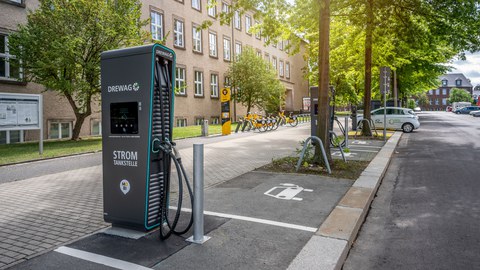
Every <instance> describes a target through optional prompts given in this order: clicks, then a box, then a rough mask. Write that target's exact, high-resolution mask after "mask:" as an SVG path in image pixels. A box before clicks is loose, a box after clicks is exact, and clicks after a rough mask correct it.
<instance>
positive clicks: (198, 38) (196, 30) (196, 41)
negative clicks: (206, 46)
mask: <svg viewBox="0 0 480 270" xmlns="http://www.w3.org/2000/svg"><path fill="white" fill-rule="evenodd" d="M192 37H193V51H194V52H200V53H201V52H202V29H200V27H198V26H196V25H194V26H193V27H192Z"/></svg>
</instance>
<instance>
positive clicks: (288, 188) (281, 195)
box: [263, 183, 313, 201]
mask: <svg viewBox="0 0 480 270" xmlns="http://www.w3.org/2000/svg"><path fill="white" fill-rule="evenodd" d="M302 191H305V192H312V191H313V189H306V188H303V187H301V186H299V185H295V184H289V183H284V184H280V185H279V186H276V187H273V188H271V189H269V190H268V191H267V192H265V193H263V194H265V195H267V196H270V197H273V198H276V199H280V200H293V201H301V200H303V199H302V198H299V197H295V196H297V195H298V194H299V193H300V192H302Z"/></svg>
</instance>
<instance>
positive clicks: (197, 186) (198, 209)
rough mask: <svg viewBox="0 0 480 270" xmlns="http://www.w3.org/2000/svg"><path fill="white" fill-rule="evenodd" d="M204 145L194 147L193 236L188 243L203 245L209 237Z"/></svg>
mask: <svg viewBox="0 0 480 270" xmlns="http://www.w3.org/2000/svg"><path fill="white" fill-rule="evenodd" d="M203 176H204V172H203V144H194V145H193V198H194V199H193V209H192V211H193V236H191V237H189V238H188V239H187V240H186V241H188V242H192V243H195V244H203V243H205V242H206V241H207V240H208V239H210V237H209V236H205V235H203V233H204V232H203V228H204V224H203Z"/></svg>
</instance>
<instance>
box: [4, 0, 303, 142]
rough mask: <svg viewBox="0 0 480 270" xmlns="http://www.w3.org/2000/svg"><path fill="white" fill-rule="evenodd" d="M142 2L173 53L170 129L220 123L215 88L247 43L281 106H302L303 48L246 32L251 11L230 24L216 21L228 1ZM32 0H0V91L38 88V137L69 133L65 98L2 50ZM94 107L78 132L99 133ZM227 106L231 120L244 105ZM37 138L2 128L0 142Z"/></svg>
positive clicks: (225, 82) (152, 27) (156, 36)
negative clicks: (264, 64)
mask: <svg viewBox="0 0 480 270" xmlns="http://www.w3.org/2000/svg"><path fill="white" fill-rule="evenodd" d="M141 2H142V17H143V19H150V23H149V25H148V26H146V27H147V29H148V31H149V32H150V33H151V35H152V39H153V40H161V41H162V42H164V43H165V45H166V46H167V47H169V48H172V49H173V50H174V51H175V52H176V55H177V68H176V81H175V86H176V89H177V94H176V95H175V107H174V108H175V112H174V115H175V123H174V125H175V126H186V125H195V124H200V123H201V122H202V121H203V120H208V121H209V123H214V124H215V123H219V122H220V100H219V96H220V94H219V93H220V89H221V88H223V87H228V86H229V85H230V82H231V78H229V77H228V76H227V70H228V67H229V65H230V64H231V63H232V61H234V59H235V57H236V56H237V55H239V54H241V52H242V49H244V48H245V47H246V46H250V47H252V48H253V49H254V50H256V52H257V54H258V55H259V57H262V58H264V59H265V60H267V61H269V62H270V63H271V64H272V65H273V66H274V67H275V68H276V70H277V74H278V78H279V79H280V81H281V82H282V83H283V84H284V85H285V89H286V91H285V107H284V109H285V110H287V111H300V110H301V109H302V100H303V98H304V97H308V82H307V80H306V79H305V78H304V74H303V69H304V68H305V66H306V62H305V61H304V59H303V52H304V48H303V47H302V48H300V53H298V54H296V55H289V53H288V49H287V48H288V41H281V42H279V43H277V44H271V45H268V46H267V45H266V42H265V39H264V38H263V37H262V36H261V34H260V33H256V34H255V33H252V31H251V28H252V27H253V26H254V25H255V24H257V23H258V21H255V19H254V17H253V13H248V12H246V13H242V14H241V13H239V12H235V13H234V16H233V19H232V22H231V24H230V25H221V24H220V20H219V19H217V18H218V17H219V14H220V13H221V12H224V11H227V10H230V8H231V3H230V0H228V1H227V0H225V1H218V0H217V1H215V2H216V4H215V5H212V4H208V3H207V0H142V1H141ZM212 3H213V2H212ZM38 5H39V2H38V0H0V38H1V40H0V47H2V46H3V48H4V49H3V50H0V65H3V66H4V68H3V69H2V66H0V92H9V93H35V94H37V93H41V94H42V95H43V96H44V127H45V128H44V130H45V131H44V133H45V134H44V137H45V138H49V139H57V138H68V137H70V136H71V133H72V128H73V124H74V121H75V116H74V113H73V110H72V109H71V108H70V106H69V104H68V102H67V101H66V100H65V98H63V97H62V96H60V95H58V94H57V93H55V92H52V91H48V90H46V89H45V88H44V87H43V86H41V85H38V84H35V83H24V82H21V78H22V71H21V68H17V70H15V69H14V68H13V65H12V64H10V63H11V62H10V61H8V60H9V59H13V58H14V56H9V55H8V47H7V42H8V35H9V33H12V32H14V31H15V29H16V27H17V25H18V24H24V23H25V22H26V15H27V10H29V9H30V10H34V9H35V8H37V7H38ZM207 20H208V21H211V25H210V26H209V27H208V29H202V28H201V27H200V26H201V25H202V23H203V22H205V21H207ZM2 42H3V43H2ZM2 52H3V53H2ZM2 59H3V62H2ZM2 70H5V71H8V73H7V72H5V71H3V72H2ZM18 79H20V81H19V80H18ZM94 108H95V110H94V113H93V114H92V115H91V116H90V117H89V118H87V119H86V120H85V123H84V126H83V128H82V131H81V136H89V135H100V134H101V122H100V119H101V115H100V113H101V112H100V111H99V108H100V107H99V106H98V104H95V106H94ZM231 108H232V112H231V115H232V116H233V117H235V118H236V119H239V118H240V117H243V116H244V115H245V114H246V113H247V112H246V109H245V107H243V106H241V104H235V102H232V106H231ZM236 119H235V120H236ZM36 138H38V131H23V132H21V131H9V132H7V131H0V144H2V143H9V142H10V143H11V142H18V141H23V140H25V141H26V140H34V139H36Z"/></svg>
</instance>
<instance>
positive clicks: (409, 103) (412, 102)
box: [407, 99, 415, 110]
mask: <svg viewBox="0 0 480 270" xmlns="http://www.w3.org/2000/svg"><path fill="white" fill-rule="evenodd" d="M407 108H409V109H412V110H413V109H414V108H415V100H414V99H408V101H407Z"/></svg>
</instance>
